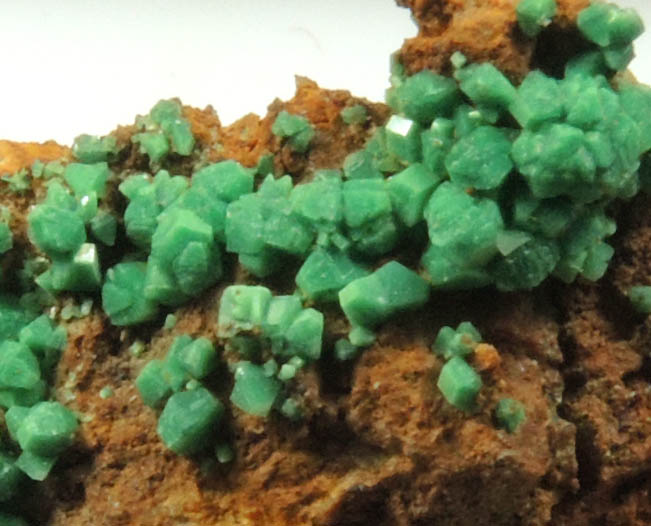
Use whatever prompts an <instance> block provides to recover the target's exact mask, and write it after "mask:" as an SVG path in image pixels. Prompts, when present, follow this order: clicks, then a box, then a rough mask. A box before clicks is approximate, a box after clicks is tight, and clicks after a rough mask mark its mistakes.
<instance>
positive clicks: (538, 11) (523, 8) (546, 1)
mask: <svg viewBox="0 0 651 526" xmlns="http://www.w3.org/2000/svg"><path fill="white" fill-rule="evenodd" d="M515 12H516V13H517V15H518V24H519V25H520V29H522V32H523V33H524V34H525V35H528V36H530V37H535V36H536V35H537V34H538V33H540V31H541V29H543V28H544V27H546V26H547V25H549V23H550V22H551V20H552V17H553V16H554V15H555V14H556V1H555V0H520V3H518V7H516V10H515Z"/></svg>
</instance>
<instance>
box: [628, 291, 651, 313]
mask: <svg viewBox="0 0 651 526" xmlns="http://www.w3.org/2000/svg"><path fill="white" fill-rule="evenodd" d="M628 299H629V300H630V301H631V305H633V308H634V309H635V311H636V312H639V313H640V314H650V313H651V287H649V286H645V285H636V286H634V287H631V288H630V289H629V291H628Z"/></svg>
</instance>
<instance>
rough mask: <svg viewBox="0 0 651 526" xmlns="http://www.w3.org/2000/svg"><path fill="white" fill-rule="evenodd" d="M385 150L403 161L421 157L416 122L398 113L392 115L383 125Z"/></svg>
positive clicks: (407, 161)
mask: <svg viewBox="0 0 651 526" xmlns="http://www.w3.org/2000/svg"><path fill="white" fill-rule="evenodd" d="M384 129H385V137H386V148H387V152H388V153H389V154H390V155H392V156H394V157H395V158H396V159H399V160H400V161H402V162H403V163H415V162H418V161H420V159H421V143H420V134H421V131H422V128H421V127H420V125H419V124H418V123H417V122H414V121H412V120H411V119H406V118H405V117H401V116H400V115H392V116H391V117H390V118H389V120H388V121H387V123H386V124H385V125H384Z"/></svg>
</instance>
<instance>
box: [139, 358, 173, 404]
mask: <svg viewBox="0 0 651 526" xmlns="http://www.w3.org/2000/svg"><path fill="white" fill-rule="evenodd" d="M136 387H137V388H138V391H139V392H140V396H141V398H142V401H143V402H144V403H145V404H146V405H148V406H149V407H154V408H156V407H161V406H162V405H163V402H164V401H165V400H166V399H167V398H168V397H169V396H171V395H172V388H171V386H170V385H169V384H168V383H167V381H166V380H165V377H164V364H163V362H162V361H160V360H151V361H150V362H148V363H147V365H145V366H144V367H143V369H142V371H140V374H139V375H138V377H137V378H136Z"/></svg>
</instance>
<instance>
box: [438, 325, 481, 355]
mask: <svg viewBox="0 0 651 526" xmlns="http://www.w3.org/2000/svg"><path fill="white" fill-rule="evenodd" d="M480 342H481V335H480V334H479V331H478V330H477V329H476V328H475V326H474V325H473V324H472V323H470V322H467V321H464V322H461V323H460V324H459V326H458V327H457V329H456V330H454V329H453V328H452V327H448V326H444V327H441V329H440V330H439V332H438V334H437V335H436V340H434V344H433V345H432V350H433V351H434V352H435V353H436V354H438V355H439V356H442V357H443V358H445V359H446V360H449V359H450V358H452V357H454V356H459V357H462V358H463V357H465V356H468V355H470V354H472V353H473V352H474V350H475V347H476V346H477V344H478V343H480Z"/></svg>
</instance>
